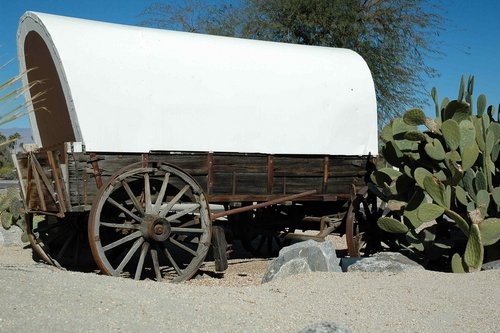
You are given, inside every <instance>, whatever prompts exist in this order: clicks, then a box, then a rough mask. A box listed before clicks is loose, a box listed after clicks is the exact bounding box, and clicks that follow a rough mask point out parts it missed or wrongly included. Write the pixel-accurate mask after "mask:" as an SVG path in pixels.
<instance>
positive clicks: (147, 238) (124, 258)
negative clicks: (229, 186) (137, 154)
mask: <svg viewBox="0 0 500 333" xmlns="http://www.w3.org/2000/svg"><path fill="white" fill-rule="evenodd" d="M210 238H211V220H210V215H209V209H208V204H207V200H206V198H205V195H204V193H203V191H202V189H201V187H200V186H199V185H198V184H197V183H196V181H195V180H194V179H193V178H191V177H190V176H189V175H188V174H186V173H184V172H183V171H181V170H180V169H178V168H176V167H174V166H171V165H168V164H163V163H159V162H158V163H154V162H150V163H148V165H147V166H146V167H144V166H142V165H141V164H134V165H131V166H129V167H127V168H125V169H122V170H121V171H120V172H118V173H117V174H116V175H115V176H113V177H112V178H111V180H110V181H109V182H108V183H107V184H106V185H105V186H103V187H102V188H101V190H100V191H99V193H98V195H97V196H96V198H95V200H94V203H93V205H92V210H91V212H90V219H89V240H90V246H91V249H92V253H93V255H94V259H95V260H96V262H97V265H98V266H99V268H100V269H101V271H102V272H103V273H105V274H108V275H113V276H124V277H130V278H134V279H136V280H138V279H141V278H153V279H156V280H157V281H160V280H168V281H172V282H179V281H184V280H187V279H189V278H191V277H192V276H193V275H194V274H195V273H196V272H197V270H198V268H199V267H200V266H201V264H202V263H203V260H204V259H205V256H206V254H207V252H208V249H209V246H210Z"/></svg>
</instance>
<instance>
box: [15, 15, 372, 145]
mask: <svg viewBox="0 0 500 333" xmlns="http://www.w3.org/2000/svg"><path fill="white" fill-rule="evenodd" d="M18 54H19V60H20V65H21V70H25V69H32V70H31V71H29V72H28V73H27V74H26V75H25V83H30V82H34V81H36V80H43V81H44V83H45V84H44V85H38V86H35V87H33V88H31V91H30V92H28V94H31V95H33V94H36V93H37V92H39V91H46V94H45V99H44V100H43V101H41V102H40V104H38V106H45V107H46V108H47V109H48V111H40V112H35V113H32V114H31V116H30V122H31V126H32V129H33V133H34V138H35V141H36V143H38V144H39V145H41V146H43V147H51V146H53V145H57V144H60V143H62V142H72V141H76V142H82V143H84V144H85V147H86V150H87V151H95V152H149V151H152V150H163V151H205V152H240V153H268V154H329V155H367V154H369V153H372V154H377V141H378V140H377V108H376V99H375V91H374V84H373V80H372V77H371V74H370V70H369V69H368V66H367V65H366V63H365V61H364V60H363V59H362V58H361V57H360V56H359V55H358V54H356V53H355V52H353V51H350V50H347V49H335V48H326V47H313V46H301V45H292V44H284V43H273V42H263V41H255V40H245V39H238V38H228V37H217V36H209V35H203V34H194V33H185V32H176V31H167V30H158V29H150V28H142V27H134V26H125V25H118V24H109V23H102V22H94V21H89V20H82V19H75V18H68V17H62V16H55V15H49V14H41V13H33V12H27V13H26V14H25V15H24V16H23V17H21V19H20V25H19V30H18ZM28 97H29V96H28ZM30 107H32V106H30Z"/></svg>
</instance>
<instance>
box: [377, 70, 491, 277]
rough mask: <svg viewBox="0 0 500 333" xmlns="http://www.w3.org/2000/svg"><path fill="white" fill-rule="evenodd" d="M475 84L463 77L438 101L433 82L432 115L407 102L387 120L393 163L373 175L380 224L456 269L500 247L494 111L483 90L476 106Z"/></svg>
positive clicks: (420, 254) (419, 252)
mask: <svg viewBox="0 0 500 333" xmlns="http://www.w3.org/2000/svg"><path fill="white" fill-rule="evenodd" d="M473 85H474V78H473V77H470V78H469V80H468V83H467V85H465V83H464V80H463V77H462V81H461V84H460V89H459V93H458V98H457V99H456V100H452V101H449V100H448V99H447V98H445V99H444V100H443V101H442V102H441V103H439V100H438V96H437V92H436V89H433V90H432V92H431V95H432V98H433V100H434V104H435V110H436V118H435V119H431V118H428V117H427V116H426V115H425V114H424V112H423V111H422V110H419V109H412V110H409V111H407V112H406V113H405V114H404V116H403V117H402V118H396V119H394V120H392V121H391V122H390V123H389V124H387V125H386V126H385V127H384V128H383V130H382V133H381V136H382V140H383V142H384V145H383V147H382V155H383V156H384V158H385V160H386V161H387V162H388V163H389V164H390V165H391V167H385V168H381V169H378V170H377V171H375V172H374V173H372V175H371V180H372V181H373V183H375V184H376V187H377V190H376V191H374V192H376V193H375V194H377V195H378V196H379V198H381V199H382V200H384V201H386V202H387V203H388V204H387V207H388V209H389V213H388V214H387V216H384V217H381V218H379V219H378V221H377V225H378V227H379V228H380V229H382V230H384V231H386V232H388V233H391V234H398V235H399V236H400V237H399V238H398V240H399V246H400V247H401V248H402V249H403V250H404V251H407V252H409V253H411V254H413V256H414V257H417V258H419V259H421V261H422V262H423V263H424V264H425V262H426V261H430V260H434V259H438V258H441V259H443V260H444V262H448V263H449V264H450V265H451V268H452V270H453V271H455V272H473V271H477V270H480V269H481V265H482V263H483V261H484V256H485V247H486V249H487V250H488V251H489V252H490V253H491V254H492V256H496V255H498V253H499V252H500V242H499V239H500V156H499V155H500V121H499V114H498V113H497V111H496V110H495V108H494V107H493V106H489V107H486V105H487V103H486V97H485V96H484V95H480V96H479V97H478V98H477V102H476V104H475V105H474V102H473V98H472V92H473ZM474 109H476V111H475V112H474ZM455 252H460V253H455ZM493 259H494V258H493Z"/></svg>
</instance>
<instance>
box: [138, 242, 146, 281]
mask: <svg viewBox="0 0 500 333" xmlns="http://www.w3.org/2000/svg"><path fill="white" fill-rule="evenodd" d="M148 249H149V243H148V242H145V243H142V247H141V255H140V257H139V262H138V263H137V268H136V270H135V276H134V279H135V280H139V279H140V278H141V273H142V267H144V259H145V258H146V254H147V252H148Z"/></svg>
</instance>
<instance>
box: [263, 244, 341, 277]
mask: <svg viewBox="0 0 500 333" xmlns="http://www.w3.org/2000/svg"><path fill="white" fill-rule="evenodd" d="M307 272H341V269H340V266H339V259H338V258H337V254H336V253H335V246H334V245H333V243H332V242H331V241H324V242H316V241H313V240H308V241H305V242H300V243H296V244H293V245H290V246H287V247H284V248H282V249H281V251H280V253H279V256H278V257H277V258H276V259H274V260H273V261H272V262H271V265H269V268H268V269H267V272H266V274H264V277H263V278H262V283H265V282H269V281H271V280H273V279H276V278H284V277H287V276H290V275H294V274H300V273H307Z"/></svg>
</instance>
